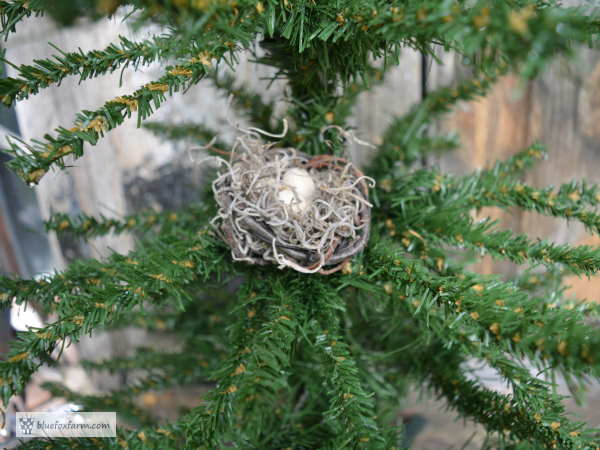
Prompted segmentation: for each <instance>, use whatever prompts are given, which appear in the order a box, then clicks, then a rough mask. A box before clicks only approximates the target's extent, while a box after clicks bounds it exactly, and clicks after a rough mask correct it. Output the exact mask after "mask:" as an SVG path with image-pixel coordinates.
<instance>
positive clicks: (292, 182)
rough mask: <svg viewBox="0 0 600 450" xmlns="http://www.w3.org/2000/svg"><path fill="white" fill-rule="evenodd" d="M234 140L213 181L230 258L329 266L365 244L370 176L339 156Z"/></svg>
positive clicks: (325, 270)
mask: <svg viewBox="0 0 600 450" xmlns="http://www.w3.org/2000/svg"><path fill="white" fill-rule="evenodd" d="M238 142H240V143H241V144H242V145H241V146H240V147H241V149H240V151H236V149H235V148H234V150H233V151H232V152H231V153H229V160H228V161H227V160H224V159H221V158H219V162H220V164H221V168H220V170H219V174H218V177H217V178H216V179H215V181H214V182H213V185H212V188H213V192H214V195H215V198H216V201H217V203H218V205H219V211H218V214H217V216H216V217H215V218H214V220H213V224H214V225H216V228H217V229H218V230H219V232H220V234H221V236H222V238H223V239H224V240H225V242H227V244H228V245H229V246H230V247H231V252H232V256H233V259H234V260H238V261H247V262H249V263H252V264H260V265H266V264H273V263H274V264H277V265H279V267H280V268H283V267H291V268H293V269H295V270H297V271H299V272H304V273H315V272H319V273H321V274H331V273H334V272H336V271H338V270H340V269H341V268H342V267H343V265H344V264H345V263H346V262H348V261H349V260H350V258H351V257H352V256H353V255H355V254H356V253H358V252H360V251H361V250H362V249H363V248H364V247H365V245H366V243H367V240H368V238H369V229H370V221H371V207H372V205H371V204H370V203H369V201H368V195H369V187H373V185H374V181H373V180H372V179H371V178H369V177H366V176H365V175H364V174H363V173H362V172H361V171H360V170H359V169H358V168H357V167H355V166H354V165H353V164H352V163H351V162H349V161H347V160H346V159H344V158H341V157H337V156H333V155H318V156H309V155H307V154H304V153H301V152H299V151H297V150H295V149H293V148H277V147H273V146H272V145H263V144H262V143H261V142H260V141H259V140H258V139H244V138H240V139H239V140H238Z"/></svg>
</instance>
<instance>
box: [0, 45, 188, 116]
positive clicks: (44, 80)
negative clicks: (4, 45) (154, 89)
mask: <svg viewBox="0 0 600 450" xmlns="http://www.w3.org/2000/svg"><path fill="white" fill-rule="evenodd" d="M184 44H185V43H183V42H179V41H178V40H177V39H176V38H174V37H173V36H167V35H165V36H155V37H153V38H151V39H146V40H144V41H141V42H134V41H131V40H129V39H127V38H125V37H123V36H119V42H118V43H114V44H110V45H109V46H108V47H106V48H105V49H103V50H91V51H89V52H85V53H84V52H83V51H82V50H79V51H78V52H64V51H62V50H61V49H59V48H57V47H54V46H53V47H54V48H55V49H56V50H57V51H58V52H59V53H58V54H57V55H54V56H52V57H50V58H44V59H37V60H34V62H33V65H26V64H23V65H15V64H12V63H10V62H9V61H6V62H7V63H8V64H10V65H11V66H13V67H14V68H15V70H16V71H17V76H16V77H7V78H2V79H0V96H1V98H2V102H3V103H4V104H5V105H6V106H11V105H12V104H13V103H14V102H15V101H18V100H24V99H26V98H29V97H30V96H31V95H35V94H37V93H38V92H39V91H40V90H41V89H43V88H46V87H48V86H51V85H54V84H60V83H61V81H62V80H64V79H65V78H67V77H68V76H72V75H78V76H79V81H80V82H82V81H84V80H87V79H90V78H95V77H97V76H99V75H104V74H106V73H112V72H114V71H115V70H117V69H119V68H121V67H122V68H123V69H125V68H127V67H129V66H131V67H132V68H133V69H134V70H138V68H139V67H140V66H144V65H148V64H150V63H152V62H154V61H156V60H157V59H164V58H167V57H171V56H175V55H176V53H177V49H180V48H181V47H182V46H183V45H184Z"/></svg>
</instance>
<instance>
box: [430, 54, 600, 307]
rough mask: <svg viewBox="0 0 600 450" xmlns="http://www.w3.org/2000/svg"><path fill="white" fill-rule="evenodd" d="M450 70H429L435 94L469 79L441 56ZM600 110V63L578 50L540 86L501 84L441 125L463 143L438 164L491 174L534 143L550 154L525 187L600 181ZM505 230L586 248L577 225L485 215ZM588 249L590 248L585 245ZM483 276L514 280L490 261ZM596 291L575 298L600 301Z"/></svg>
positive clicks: (510, 79) (512, 80) (520, 215)
mask: <svg viewBox="0 0 600 450" xmlns="http://www.w3.org/2000/svg"><path fill="white" fill-rule="evenodd" d="M443 60H444V62H445V63H446V64H445V66H443V67H440V66H437V65H434V66H433V67H432V69H431V77H430V81H431V85H430V87H431V88H435V87H436V86H441V85H444V84H449V83H452V82H454V81H456V80H457V79H460V78H462V77H464V76H465V74H464V72H463V69H462V68H461V67H460V65H459V64H458V62H457V61H456V60H455V58H454V57H453V56H452V55H444V56H443ZM599 105H600V56H598V54H597V52H592V51H590V50H581V51H580V52H579V56H578V59H577V60H576V61H575V62H567V61H556V62H555V63H554V64H553V65H552V67H551V68H550V70H549V71H548V72H547V73H545V74H544V75H543V76H541V77H540V78H539V79H538V80H535V81H533V82H531V83H527V84H525V85H523V84H522V83H521V82H520V81H519V79H518V78H517V77H516V76H514V75H509V76H506V77H504V78H503V79H501V80H500V82H499V83H498V84H497V86H496V87H495V88H494V89H493V91H492V92H491V94H490V95H489V96H487V97H486V98H484V99H480V100H477V101H474V102H469V103H463V104H460V105H459V106H458V107H457V108H456V110H455V111H454V112H453V113H451V114H449V115H448V116H447V117H446V118H444V119H443V120H442V121H440V123H439V124H438V125H437V131H446V132H447V131H450V130H455V131H456V132H458V134H459V136H460V139H461V144H462V145H461V148H460V150H458V151H457V152H455V153H453V154H450V155H445V156H443V157H441V158H437V159H435V160H434V163H435V164H439V166H440V167H441V168H442V169H443V170H447V171H450V172H454V173H467V172H469V171H472V170H475V169H478V168H484V167H489V166H490V165H492V164H493V163H494V162H495V161H496V160H497V159H504V158H507V157H509V156H511V155H513V154H514V153H516V152H517V151H519V150H520V149H522V148H524V147H525V146H527V145H529V144H531V143H532V142H534V141H535V140H539V141H541V142H542V143H543V144H544V145H545V146H546V147H547V149H548V154H549V158H548V161H545V162H542V163H540V164H538V166H537V167H536V168H534V169H533V170H532V171H530V172H528V174H527V175H526V176H525V181H526V182H527V183H530V184H532V185H535V186H539V187H544V186H548V185H557V184H560V183H565V182H568V181H570V180H573V179H582V178H585V179H587V180H590V181H592V182H600V172H599V171H598V170H597V167H599V165H600V153H598V148H600V126H599V125H598V121H597V120H595V116H596V115H597V114H598V110H599V108H598V106H599ZM480 216H491V217H493V218H495V219H499V220H501V222H502V227H506V228H509V229H512V230H514V231H515V232H525V233H527V234H529V235H530V236H531V237H532V238H534V239H535V238H537V237H539V238H547V239H551V240H553V241H556V242H559V243H572V244H577V243H581V242H584V241H586V239H588V235H587V234H586V232H585V230H584V229H583V227H582V226H581V225H579V224H577V223H574V222H570V223H568V222H566V221H564V220H560V219H552V218H548V217H544V216H541V215H539V214H533V213H528V212H521V211H509V212H505V211H499V210H495V209H485V210H483V211H482V212H481V214H480ZM586 242H588V241H586ZM477 269H478V270H481V271H483V272H485V273H490V272H498V271H500V272H501V273H505V274H510V273H514V272H515V271H516V268H515V267H514V266H512V265H509V264H502V263H493V262H492V261H491V260H489V259H486V260H485V261H484V262H483V263H481V264H480V265H478V267H477ZM597 292H598V291H597V290H596V289H595V287H594V286H593V285H591V284H590V285H589V289H587V290H583V291H582V290H581V289H580V291H579V292H578V295H583V294H585V295H584V296H585V297H590V298H591V297H595V298H598V293H597Z"/></svg>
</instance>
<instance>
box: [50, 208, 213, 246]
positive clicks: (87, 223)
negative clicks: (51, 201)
mask: <svg viewBox="0 0 600 450" xmlns="http://www.w3.org/2000/svg"><path fill="white" fill-rule="evenodd" d="M205 217H206V208H205V207H200V206H196V207H194V206H191V207H188V208H185V209H184V210H180V211H177V212H175V211H161V212H156V211H142V212H139V213H135V214H129V215H127V216H125V217H123V218H122V219H115V218H107V217H104V216H100V217H94V216H90V215H87V214H79V215H77V216H75V217H73V216H70V215H68V214H64V213H56V214H53V215H52V216H51V217H50V219H49V220H47V221H46V222H45V223H44V226H45V229H46V231H55V232H57V233H60V234H71V235H74V236H78V237H81V238H84V239H90V238H94V237H98V236H105V235H107V234H111V233H112V234H114V235H118V234H122V233H125V232H134V231H135V232H142V233H147V232H149V231H151V230H157V229H160V230H162V231H169V230H170V229H171V228H173V227H181V228H185V227H186V226H189V225H190V224H191V223H197V221H198V219H203V218H205Z"/></svg>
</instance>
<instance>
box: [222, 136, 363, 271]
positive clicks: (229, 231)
mask: <svg viewBox="0 0 600 450" xmlns="http://www.w3.org/2000/svg"><path fill="white" fill-rule="evenodd" d="M273 150H279V151H284V152H288V153H290V154H291V156H293V161H294V163H293V164H292V165H290V166H288V168H287V169H288V170H289V169H290V168H293V167H298V168H301V169H305V170H309V169H316V170H337V171H338V172H342V171H344V170H349V171H351V172H352V175H353V178H354V179H355V180H356V182H355V184H354V186H353V192H354V191H356V192H357V193H358V194H360V197H361V200H362V201H360V202H358V203H359V205H360V207H359V211H358V212H357V214H356V216H357V217H356V219H357V220H358V223H356V219H355V220H354V225H355V226H356V229H357V230H359V231H360V232H358V233H357V236H356V237H355V238H353V239H348V238H347V237H343V236H335V237H334V239H333V241H332V243H331V245H330V246H328V248H327V250H326V252H325V254H324V255H322V257H319V256H318V252H317V253H315V252H314V251H311V250H310V249H305V248H302V247H298V246H294V245H288V244H286V243H283V242H277V243H276V242H275V241H276V236H275V235H274V233H272V232H271V227H270V226H269V225H268V224H266V223H264V222H262V221H260V220H256V219H255V218H252V217H249V216H246V217H241V218H240V217H235V216H234V214H233V213H231V214H229V215H228V216H226V217H225V218H224V220H222V221H221V223H220V226H219V227H217V229H218V231H220V234H221V236H222V238H223V239H224V240H225V242H226V243H227V244H228V246H229V247H230V248H231V251H232V255H233V256H234V259H238V260H245V261H248V262H250V263H252V264H256V265H263V266H264V265H270V264H277V262H276V261H273V260H267V259H264V258H263V257H261V256H260V255H256V254H254V255H252V254H246V253H244V252H243V251H242V250H241V249H240V247H239V242H237V241H236V238H235V233H234V227H235V224H234V223H233V222H234V221H237V222H238V223H239V224H241V225H243V226H244V227H247V229H248V230H251V231H252V235H253V237H256V238H258V239H259V240H261V241H262V242H264V243H265V244H267V245H272V246H273V249H274V252H275V249H277V250H278V251H279V252H280V253H283V254H285V255H286V257H287V259H288V261H287V264H285V263H282V262H281V261H279V264H280V266H287V267H291V268H293V269H295V270H297V271H300V272H304V273H315V272H317V273H320V274H322V275H330V274H333V273H336V272H338V271H340V270H341V269H342V268H343V267H344V266H345V265H346V264H347V263H349V262H350V260H351V259H352V257H353V256H354V255H356V254H357V253H359V252H360V251H362V250H363V249H364V248H365V247H366V245H367V241H368V240H369V236H370V227H371V205H370V203H369V202H368V196H369V184H368V183H367V180H368V177H366V176H365V175H364V173H363V172H362V171H361V170H360V169H359V168H358V167H356V166H355V165H354V164H353V163H352V162H351V161H349V160H348V159H346V158H343V157H340V156H336V155H331V154H320V155H308V154H306V153H303V152H300V151H298V150H296V149H294V148H282V147H278V148H267V149H266V150H265V151H273ZM235 162H236V159H235V156H234V154H233V153H232V155H231V159H230V161H229V163H230V164H231V165H233V164H234V163H235ZM221 173H222V174H223V173H224V172H223V171H221ZM213 191H214V192H215V197H216V199H217V203H218V204H219V207H220V208H224V209H227V208H228V207H229V206H230V204H231V198H230V197H229V195H228V194H227V192H218V191H217V190H216V189H215V187H214V186H213ZM275 254H276V253H275ZM290 258H291V259H292V260H293V262H290V261H289V259H290ZM276 259H278V258H276Z"/></svg>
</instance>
